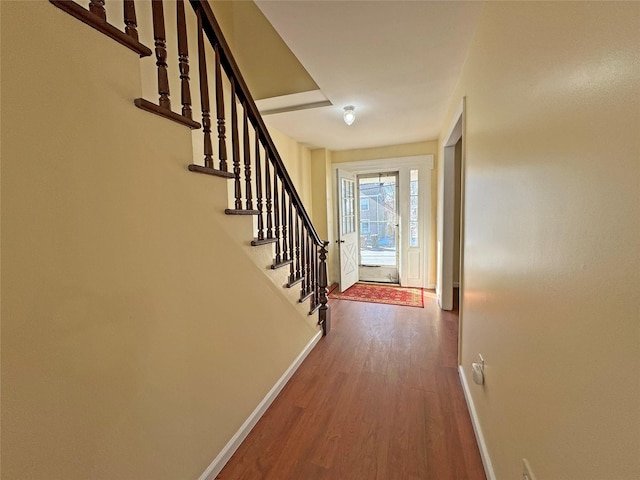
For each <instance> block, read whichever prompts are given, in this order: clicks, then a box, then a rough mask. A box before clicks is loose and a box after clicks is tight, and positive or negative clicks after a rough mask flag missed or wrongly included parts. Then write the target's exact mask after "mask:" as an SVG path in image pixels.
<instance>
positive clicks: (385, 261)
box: [358, 174, 398, 268]
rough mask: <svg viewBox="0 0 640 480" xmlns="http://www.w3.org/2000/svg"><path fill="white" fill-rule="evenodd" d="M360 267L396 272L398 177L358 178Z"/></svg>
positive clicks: (385, 175)
mask: <svg viewBox="0 0 640 480" xmlns="http://www.w3.org/2000/svg"><path fill="white" fill-rule="evenodd" d="M358 187H359V192H360V198H359V202H358V205H359V207H360V265H362V266H385V267H387V266H388V267H396V268H397V258H398V255H397V250H396V241H397V240H396V231H397V228H396V224H397V215H396V209H397V203H396V187H397V176H396V175H389V174H383V175H376V176H375V177H373V176H372V177H359V178H358Z"/></svg>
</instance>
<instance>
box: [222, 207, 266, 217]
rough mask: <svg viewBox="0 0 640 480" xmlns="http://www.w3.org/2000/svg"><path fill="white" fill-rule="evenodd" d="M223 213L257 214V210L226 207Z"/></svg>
mask: <svg viewBox="0 0 640 480" xmlns="http://www.w3.org/2000/svg"><path fill="white" fill-rule="evenodd" d="M224 213H226V214H227V215H258V214H259V213H260V212H259V211H258V210H242V209H237V208H226V209H225V211H224Z"/></svg>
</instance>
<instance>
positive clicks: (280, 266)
mask: <svg viewBox="0 0 640 480" xmlns="http://www.w3.org/2000/svg"><path fill="white" fill-rule="evenodd" d="M292 263H293V260H283V261H282V262H280V263H275V262H274V264H273V265H271V270H276V269H278V268H282V267H286V266H287V265H291V264H292Z"/></svg>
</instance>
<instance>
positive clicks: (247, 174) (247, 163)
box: [242, 103, 257, 210]
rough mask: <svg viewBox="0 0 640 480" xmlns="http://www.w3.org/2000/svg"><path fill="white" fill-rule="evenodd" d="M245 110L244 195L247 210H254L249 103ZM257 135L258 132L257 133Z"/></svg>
mask: <svg viewBox="0 0 640 480" xmlns="http://www.w3.org/2000/svg"><path fill="white" fill-rule="evenodd" d="M242 107H243V112H244V115H243V117H244V126H243V129H242V136H243V137H244V146H243V149H242V150H243V153H244V195H245V203H246V207H247V210H253V199H252V197H251V149H250V148H251V147H250V146H249V120H248V118H247V105H246V103H245V104H243V105H242ZM256 137H257V134H256Z"/></svg>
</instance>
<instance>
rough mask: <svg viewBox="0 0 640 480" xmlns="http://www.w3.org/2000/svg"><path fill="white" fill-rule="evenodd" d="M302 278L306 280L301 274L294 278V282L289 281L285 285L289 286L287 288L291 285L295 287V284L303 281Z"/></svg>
mask: <svg viewBox="0 0 640 480" xmlns="http://www.w3.org/2000/svg"><path fill="white" fill-rule="evenodd" d="M302 280H304V276H300V277H298V278H295V279H294V280H293V282H289V283H287V284H286V285H285V287H287V288H291V287H293V286H295V285H298V284H299V283H300V282H302Z"/></svg>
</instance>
